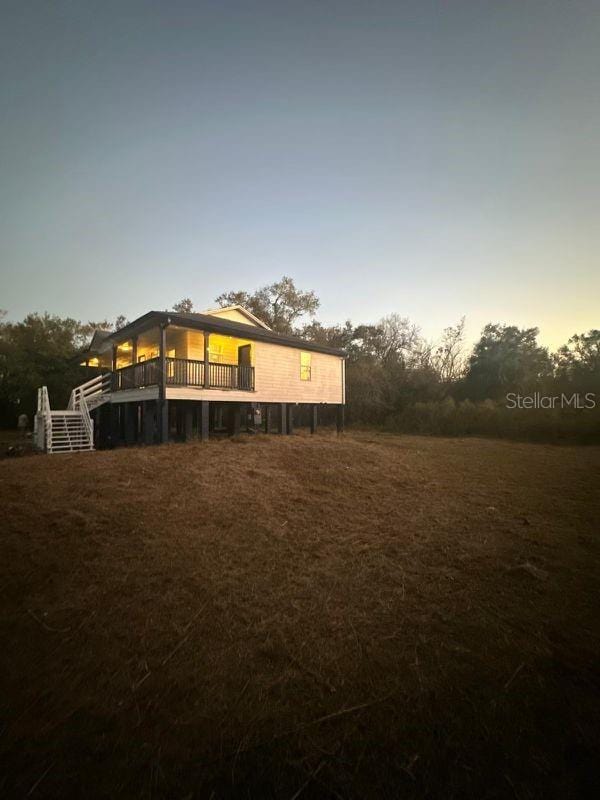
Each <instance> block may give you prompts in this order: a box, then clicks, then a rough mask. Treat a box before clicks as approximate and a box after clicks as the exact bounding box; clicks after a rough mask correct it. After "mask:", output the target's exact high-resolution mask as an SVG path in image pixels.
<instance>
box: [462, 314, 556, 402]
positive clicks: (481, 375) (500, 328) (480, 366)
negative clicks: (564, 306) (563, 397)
mask: <svg viewBox="0 0 600 800" xmlns="http://www.w3.org/2000/svg"><path fill="white" fill-rule="evenodd" d="M537 335H538V329H537V328H518V327H516V326H515V325H498V324H495V325H494V324H489V325H486V326H485V328H484V329H483V332H482V334H481V338H480V339H479V341H478V342H477V344H476V345H475V347H474V349H473V353H472V355H471V357H470V358H469V364H468V368H467V373H466V376H465V380H464V382H463V387H462V389H463V392H464V394H465V396H466V397H469V398H470V399H472V400H485V399H486V398H489V399H492V400H501V399H503V398H504V397H505V396H506V394H507V393H508V392H520V393H521V394H523V393H527V392H532V391H534V390H535V389H539V388H541V384H542V382H544V381H547V380H548V379H549V378H550V377H551V375H552V362H551V359H550V356H549V355H548V351H547V349H546V348H545V347H540V346H539V345H538V343H537Z"/></svg>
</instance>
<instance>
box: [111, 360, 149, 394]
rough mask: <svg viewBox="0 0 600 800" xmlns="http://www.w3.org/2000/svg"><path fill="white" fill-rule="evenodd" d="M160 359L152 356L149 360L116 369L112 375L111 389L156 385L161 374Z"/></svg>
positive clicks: (115, 390) (114, 390) (116, 390)
mask: <svg viewBox="0 0 600 800" xmlns="http://www.w3.org/2000/svg"><path fill="white" fill-rule="evenodd" d="M158 361H159V359H158V358H150V359H148V361H141V362H140V363H139V364H131V365H130V366H129V367H121V369H117V370H115V371H114V372H113V374H112V377H111V390H112V391H113V392H118V391H120V390H121V389H141V388H143V387H144V386H154V385H156V384H157V383H158V382H159V374H160V369H159V366H158Z"/></svg>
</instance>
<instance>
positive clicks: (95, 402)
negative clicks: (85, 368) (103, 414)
mask: <svg viewBox="0 0 600 800" xmlns="http://www.w3.org/2000/svg"><path fill="white" fill-rule="evenodd" d="M109 395H110V373H107V374H105V375H97V376H96V377H95V378H92V379H91V380H89V381H86V383H82V384H81V386H77V387H76V388H75V389H73V391H72V392H71V397H70V399H69V406H68V408H69V410H70V411H79V409H80V407H81V404H82V402H85V404H86V407H87V411H88V416H89V410H90V409H92V408H96V407H97V406H99V405H102V403H104V402H106V401H107V400H108V399H109Z"/></svg>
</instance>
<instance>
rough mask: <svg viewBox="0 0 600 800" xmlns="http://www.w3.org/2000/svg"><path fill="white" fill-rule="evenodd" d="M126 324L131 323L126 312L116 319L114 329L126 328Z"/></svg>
mask: <svg viewBox="0 0 600 800" xmlns="http://www.w3.org/2000/svg"><path fill="white" fill-rule="evenodd" d="M125 325H129V320H128V319H127V317H126V316H125V314H119V316H118V317H117V318H116V320H115V324H114V329H115V330H116V331H120V330H121V328H124V327H125Z"/></svg>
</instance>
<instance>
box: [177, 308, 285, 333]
mask: <svg viewBox="0 0 600 800" xmlns="http://www.w3.org/2000/svg"><path fill="white" fill-rule="evenodd" d="M228 311H237V312H238V314H241V315H242V316H243V317H246V319H247V320H248V322H249V323H250V324H252V325H259V326H260V327H261V328H264V329H265V330H267V331H270V330H271V328H269V326H268V325H267V323H266V322H263V321H262V319H259V318H258V317H256V316H255V315H254V314H253V313H252V312H251V311H248V309H247V308H244V306H240V305H237V304H236V305H233V306H223V307H222V308H211V309H209V310H208V311H201V312H199V314H198V316H206V315H208V316H211V317H213V316H214V317H220V316H221V315H222V314H226V313H227V312H228ZM189 313H190V315H194V314H195V313H196V312H189ZM226 319H227V317H226ZM234 321H235V320H232V322H234Z"/></svg>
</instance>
